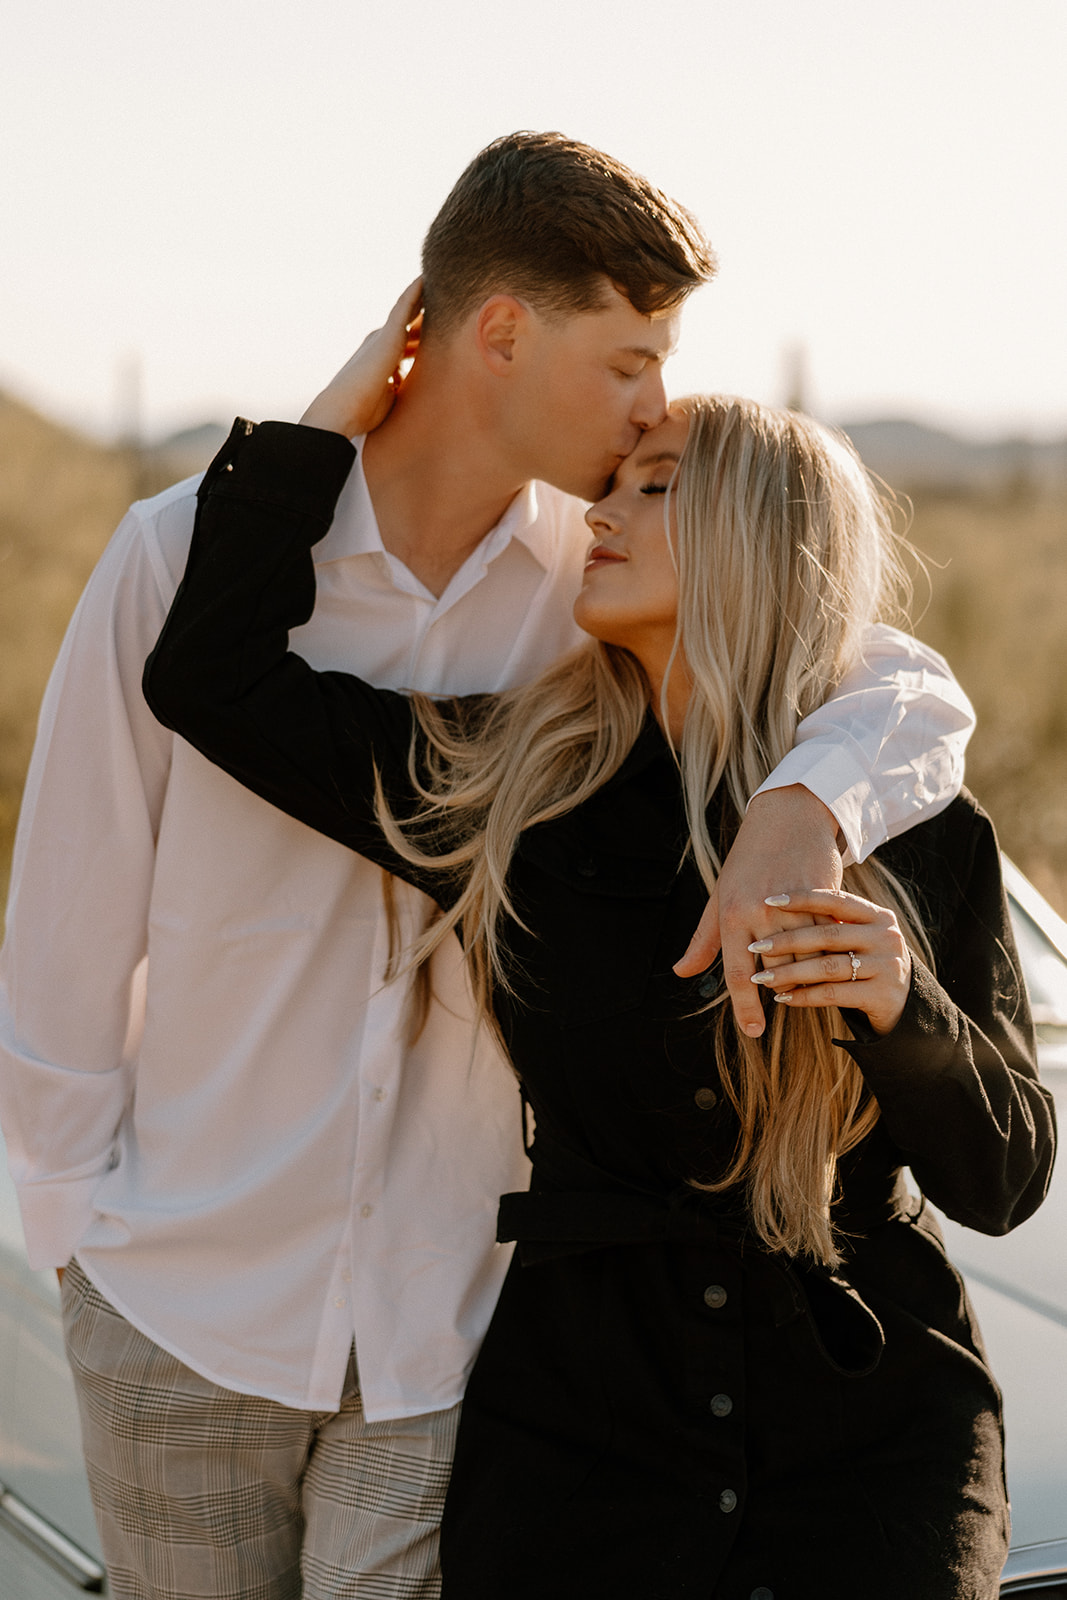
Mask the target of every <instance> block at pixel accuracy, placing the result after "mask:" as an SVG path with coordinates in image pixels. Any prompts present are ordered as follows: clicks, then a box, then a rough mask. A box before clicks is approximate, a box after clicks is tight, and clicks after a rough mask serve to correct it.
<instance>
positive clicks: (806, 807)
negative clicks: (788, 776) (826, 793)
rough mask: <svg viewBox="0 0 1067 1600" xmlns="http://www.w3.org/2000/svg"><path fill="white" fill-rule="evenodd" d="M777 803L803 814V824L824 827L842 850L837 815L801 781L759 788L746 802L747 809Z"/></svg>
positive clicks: (766, 807)
mask: <svg viewBox="0 0 1067 1600" xmlns="http://www.w3.org/2000/svg"><path fill="white" fill-rule="evenodd" d="M775 804H777V805H778V806H779V808H782V807H787V808H788V809H789V810H790V812H791V814H793V815H800V816H803V818H804V820H805V824H806V825H807V826H809V827H811V828H815V829H825V830H826V832H827V834H828V836H829V837H830V838H831V839H832V841H833V843H834V846H835V848H836V849H838V850H840V851H842V852H843V851H844V850H845V849H846V848H847V841H846V839H845V836H844V832H843V831H842V828H841V824H840V823H839V822H838V820H837V817H836V816H835V815H834V813H833V812H832V811H831V810H830V807H829V806H828V805H827V804H826V802H825V801H824V800H820V799H819V796H818V795H817V794H813V793H812V791H811V790H810V789H809V788H808V787H807V786H806V784H803V783H790V784H786V785H785V786H784V787H782V788H778V789H761V790H760V792H759V794H757V795H754V796H753V798H752V799H751V800H750V801H749V803H748V809H749V811H755V810H756V809H757V807H758V808H760V809H762V810H764V811H769V810H770V808H771V806H773V805H775Z"/></svg>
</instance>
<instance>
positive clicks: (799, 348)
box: [782, 344, 811, 412]
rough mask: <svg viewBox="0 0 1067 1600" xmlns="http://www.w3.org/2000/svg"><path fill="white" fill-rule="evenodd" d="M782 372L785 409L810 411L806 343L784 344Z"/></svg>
mask: <svg viewBox="0 0 1067 1600" xmlns="http://www.w3.org/2000/svg"><path fill="white" fill-rule="evenodd" d="M782 372H783V375H784V383H783V388H784V390H785V407H786V410H787V411H806V412H810V410H811V403H810V394H809V386H808V347H807V345H805V344H788V345H786V347H785V349H784V350H783V351H782Z"/></svg>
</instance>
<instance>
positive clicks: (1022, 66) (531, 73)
mask: <svg viewBox="0 0 1067 1600" xmlns="http://www.w3.org/2000/svg"><path fill="white" fill-rule="evenodd" d="M1065 69H1067V4H1065V3H1064V0H881V3H874V0H678V3H676V4H674V5H671V6H652V5H649V4H644V5H642V4H636V3H634V0H610V3H609V0H528V3H526V4H522V5H519V4H516V3H514V0H451V3H449V4H447V5H444V4H438V3H434V0H414V3H412V4H408V5H401V4H397V3H395V0H393V3H386V0H300V4H290V5H283V4H280V3H271V0H171V3H169V4H166V5H163V4H158V3H153V0H92V4H86V3H85V0H51V3H50V4H48V5H47V6H45V5H33V4H27V5H21V6H20V5H15V4H12V5H10V6H8V7H7V8H5V21H4V24H3V28H2V39H0V129H2V133H0V150H2V152H3V155H2V159H0V195H2V202H0V203H2V227H0V250H2V252H3V272H2V293H3V297H4V302H5V307H4V315H3V340H2V349H0V384H3V385H4V386H6V387H7V388H8V389H9V390H14V391H15V392H17V393H19V394H22V395H24V396H26V397H28V398H30V399H32V400H34V401H35V402H37V403H38V404H39V405H41V406H44V407H45V408H46V409H49V410H51V411H52V412H53V413H55V414H60V415H62V416H64V417H66V418H68V419H71V420H74V421H76V422H79V423H81V424H83V425H85V426H88V427H90V428H92V429H94V430H96V431H98V432H100V433H102V434H107V433H108V432H114V431H116V430H122V429H124V428H126V427H127V426H128V424H129V420H130V417H129V413H130V410H131V407H135V406H136V405H137V403H138V402H137V401H136V388H137V382H136V377H135V374H136V372H138V371H139V373H140V380H139V382H140V390H141V401H140V406H141V408H142V413H143V421H144V425H145V426H146V428H147V430H148V432H149V434H152V433H157V432H159V431H161V430H166V429H170V428H173V427H176V426H179V425H184V424H189V423H193V422H198V421H200V420H202V419H203V418H204V417H205V416H212V415H218V416H219V417H220V418H221V419H222V420H227V419H228V417H229V415H230V413H231V412H233V411H234V410H235V409H241V410H244V411H248V412H250V413H251V414H253V415H267V414H275V415H288V414H292V413H293V412H294V411H296V410H298V408H300V406H301V405H302V403H303V402H304V400H305V398H306V397H307V396H308V395H309V394H310V392H311V391H312V390H313V389H314V388H315V386H316V385H317V384H318V383H319V381H320V380H321V379H322V378H324V377H325V376H326V375H327V373H328V372H329V371H331V370H332V369H333V368H334V367H335V366H336V365H337V364H338V363H339V361H340V360H341V358H342V357H343V356H344V354H345V353H346V351H347V349H348V347H349V346H350V345H351V344H352V343H353V341H355V340H356V339H357V336H358V335H360V333H361V332H362V331H363V330H365V329H366V327H367V326H368V325H371V324H374V323H375V322H376V321H377V320H378V319H379V318H380V317H381V315H382V314H383V312H384V311H385V309H386V308H387V307H388V305H389V304H390V303H391V300H392V299H393V297H394V292H395V291H397V290H398V289H399V288H400V287H401V286H402V285H403V283H405V282H406V281H407V280H408V279H409V278H411V277H412V276H414V273H415V270H416V269H417V264H418V252H419V244H420V241H421V238H422V234H423V232H424V230H425V227H426V224H427V222H428V221H429V220H430V218H431V217H432V215H433V213H434V212H435V210H436V209H437V207H438V205H439V204H440V202H441V200H442V199H443V197H444V195H445V194H446V192H447V191H448V189H449V187H450V186H451V184H452V182H453V181H454V179H455V178H456V176H457V175H458V173H459V172H460V170H461V169H462V168H463V166H464V165H465V164H466V162H467V161H468V160H469V159H470V157H471V156H472V155H473V154H474V152H475V151H476V150H478V149H479V148H480V147H481V146H482V145H484V144H486V143H487V142H488V141H489V140H490V139H491V138H493V137H495V136H496V135H497V134H500V133H503V132H507V131H510V130H511V129H515V128H523V127H529V128H559V129H562V130H563V131H564V132H566V133H568V134H571V135H573V136H575V137H578V138H581V139H584V140H587V141H589V142H590V143H593V144H597V145H601V146H603V147H604V148H605V149H608V150H610V151H611V152H612V153H613V154H615V155H618V156H620V157H621V158H623V159H624V160H626V161H627V162H629V163H630V164H631V165H632V166H635V167H636V168H638V170H640V171H642V172H644V173H646V174H647V175H649V176H650V177H652V178H653V179H654V181H655V182H657V183H658V184H659V185H660V186H661V187H662V188H664V189H666V190H667V191H668V192H669V193H671V194H673V195H675V196H676V197H677V198H679V199H681V200H683V201H684V202H685V203H686V204H688V205H689V206H690V207H691V208H692V209H693V210H695V211H696V212H697V214H698V215H699V216H700V217H701V219H702V220H703V222H704V223H705V225H706V227H707V229H708V231H709V233H710V234H711V237H712V239H713V240H714V242H715V244H716V246H717V248H718V250H719V252H720V255H721V261H722V271H721V275H720V279H719V282H718V283H717V284H716V285H715V286H713V287H712V288H711V289H709V290H708V291H706V292H705V294H704V295H703V296H702V297H700V299H699V301H698V302H696V303H694V304H693V306H692V308H691V310H690V313H689V316H688V319H687V320H688V326H687V328H686V333H685V342H684V345H683V348H682V352H681V353H680V355H679V357H678V359H677V361H676V363H675V368H674V373H673V381H674V384H675V386H676V388H677V389H679V390H681V389H689V388H693V387H698V386H702V387H705V388H710V387H717V388H722V389H729V390H732V391H737V392H742V393H747V394H754V395H757V396H759V397H760V398H765V399H776V398H778V397H779V396H780V394H781V392H782V390H783V386H784V384H785V381H786V380H785V378H784V376H783V367H784V364H785V362H786V360H787V355H786V352H787V351H788V349H789V348H790V347H794V346H797V345H803V346H804V347H806V349H807V352H808V374H809V387H810V396H811V403H812V405H813V406H814V407H815V408H816V409H818V410H819V411H820V412H821V413H822V414H824V415H827V416H834V417H848V418H853V417H856V416H859V415H864V416H868V415H885V414H898V413H902V412H904V413H915V414H919V415H921V416H922V417H924V418H927V419H930V420H935V421H939V422H947V423H949V424H952V425H956V426H958V427H961V428H965V429H969V430H972V431H976V432H981V433H985V434H988V433H990V432H994V431H997V430H1003V429H1008V430H1011V431H1034V432H1037V433H1039V434H1042V433H1043V434H1047V433H1050V432H1055V431H1057V430H1059V431H1067V317H1065V316H1064V300H1065V289H1064V286H1065V283H1067V224H1065V196H1067V111H1065V107H1067V93H1065V91H1064V78H1065Z"/></svg>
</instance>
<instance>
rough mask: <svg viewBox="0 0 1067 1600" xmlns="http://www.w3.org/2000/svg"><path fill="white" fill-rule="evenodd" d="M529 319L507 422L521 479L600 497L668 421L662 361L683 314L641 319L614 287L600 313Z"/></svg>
mask: <svg viewBox="0 0 1067 1600" xmlns="http://www.w3.org/2000/svg"><path fill="white" fill-rule="evenodd" d="M528 315H529V322H528V326H527V329H526V336H525V338H524V342H523V346H522V353H521V361H522V364H521V370H520V371H519V372H518V373H517V374H516V376H517V380H518V381H517V382H516V383H515V384H514V385H513V387H512V396H511V404H510V405H509V408H508V421H507V426H508V430H509V433H510V434H511V438H512V442H513V448H514V449H515V451H516V453H517V454H518V455H519V456H520V459H521V460H522V462H523V475H524V476H525V477H528V478H541V479H543V480H544V481H545V482H546V483H552V484H555V485H556V487H557V488H560V489H564V490H566V491H567V492H568V493H569V494H574V495H577V496H578V497H579V498H580V499H583V500H597V499H599V498H600V497H601V495H602V494H603V493H604V491H605V488H606V487H607V485H608V483H609V482H610V481H611V478H612V476H613V474H614V473H615V470H616V468H617V467H618V466H619V464H620V462H622V461H624V460H625V458H626V457H627V456H628V455H629V454H630V453H631V451H632V450H633V449H634V447H635V445H636V444H637V442H638V440H639V439H640V437H641V435H642V433H643V432H644V431H645V430H646V429H648V428H654V427H656V426H657V425H658V424H659V423H661V422H662V421H663V419H664V417H665V416H666V415H667V397H666V391H665V389H664V386H663V363H664V362H665V360H666V359H667V357H668V356H669V355H670V354H671V353H672V352H673V350H674V347H675V345H676V344H677V341H678V329H679V324H680V320H681V318H680V313H679V312H678V311H672V312H667V313H664V314H663V315H661V316H652V317H648V316H643V315H642V314H641V312H639V311H635V310H634V308H633V306H632V305H631V304H630V302H629V301H628V300H626V299H625V298H624V297H623V296H622V295H621V294H619V293H618V291H617V290H615V289H613V288H610V287H609V288H608V289H607V291H606V305H605V308H604V309H603V310H597V311H583V312H577V313H575V314H574V315H573V316H568V317H559V318H546V317H543V316H540V315H538V314H537V313H535V312H529V314H528Z"/></svg>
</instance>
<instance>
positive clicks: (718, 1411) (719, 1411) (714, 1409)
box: [711, 1394, 734, 1417]
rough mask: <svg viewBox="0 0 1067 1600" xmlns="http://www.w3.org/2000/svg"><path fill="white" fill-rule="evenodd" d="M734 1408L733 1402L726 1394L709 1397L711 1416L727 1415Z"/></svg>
mask: <svg viewBox="0 0 1067 1600" xmlns="http://www.w3.org/2000/svg"><path fill="white" fill-rule="evenodd" d="M733 1409H734V1403H733V1401H732V1400H731V1399H730V1396H729V1395H728V1394H716V1395H712V1397H711V1414H712V1416H713V1417H728V1416H729V1415H730V1412H731V1411H732V1410H733Z"/></svg>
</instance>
